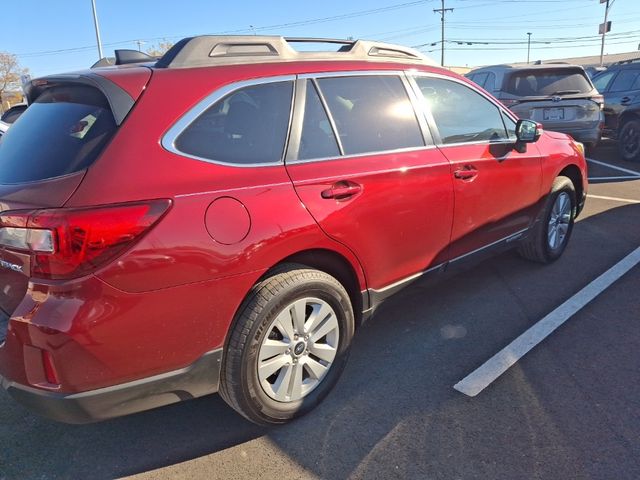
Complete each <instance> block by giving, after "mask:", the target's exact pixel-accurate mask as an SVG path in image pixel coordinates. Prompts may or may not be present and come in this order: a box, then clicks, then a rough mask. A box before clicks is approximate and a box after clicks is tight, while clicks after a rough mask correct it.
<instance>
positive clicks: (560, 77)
mask: <svg viewBox="0 0 640 480" xmlns="http://www.w3.org/2000/svg"><path fill="white" fill-rule="evenodd" d="M504 90H505V92H506V93H510V94H512V95H518V96H520V97H527V96H548V95H561V94H572V93H576V94H577V93H588V92H590V91H591V90H592V86H591V83H590V82H589V80H588V79H587V75H586V73H584V71H582V70H579V69H575V70H574V69H555V70H553V69H549V70H523V71H519V72H513V73H512V74H511V75H510V76H509V80H508V81H507V84H506V87H505V89H504Z"/></svg>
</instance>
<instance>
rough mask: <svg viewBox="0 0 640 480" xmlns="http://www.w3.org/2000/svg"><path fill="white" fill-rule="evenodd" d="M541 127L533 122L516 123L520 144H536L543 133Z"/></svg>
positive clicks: (521, 121) (520, 121) (519, 121)
mask: <svg viewBox="0 0 640 480" xmlns="http://www.w3.org/2000/svg"><path fill="white" fill-rule="evenodd" d="M539 127H540V125H539V124H538V123H536V122H534V121H533V120H518V123H516V137H517V138H518V142H520V143H535V142H537V141H538V139H539V138H540V135H541V134H542V132H541V131H540V130H541V129H540V128H539Z"/></svg>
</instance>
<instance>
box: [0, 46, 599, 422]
mask: <svg viewBox="0 0 640 480" xmlns="http://www.w3.org/2000/svg"><path fill="white" fill-rule="evenodd" d="M292 40H293V39H292ZM292 40H290V41H287V40H285V39H283V38H280V37H256V36H251V37H217V36H203V37H194V38H187V39H184V40H182V41H180V42H179V43H178V44H176V45H175V46H174V47H173V48H172V49H171V50H170V51H169V52H168V53H167V54H166V55H165V56H164V57H162V58H161V59H160V60H159V61H157V62H156V63H154V64H130V65H121V66H115V67H107V68H99V69H93V70H89V71H85V72H79V73H73V74H68V75H56V76H49V77H45V78H40V79H36V80H33V81H32V82H31V84H30V86H29V87H28V97H29V100H30V107H29V108H28V109H27V110H26V111H25V113H24V114H23V115H22V116H21V117H20V119H19V120H18V121H17V122H16V123H15V124H14V126H13V127H12V128H11V129H10V130H9V131H8V132H7V133H6V135H5V136H4V137H3V138H2V141H1V142H0V212H1V213H0V287H1V288H0V308H1V311H2V312H3V314H2V320H1V321H0V325H2V327H1V328H0V342H1V343H0V374H1V375H2V385H3V386H4V388H6V389H7V390H8V391H9V393H10V394H11V395H12V396H13V397H15V399H17V400H18V401H19V402H21V403H23V404H24V405H26V406H28V407H30V408H31V409H33V410H35V411H37V412H39V413H41V414H43V415H46V416H48V417H51V418H54V419H57V420H61V421H66V422H88V421H95V420H101V419H105V418H110V417H114V416H118V415H123V414H128V413H132V412H137V411H141V410H144V409H149V408H154V407H158V406H161V405H166V404H169V403H173V402H177V401H179V400H186V399H190V398H194V397H199V396H202V395H206V394H209V393H213V392H216V391H219V392H220V394H221V395H222V396H223V398H224V399H225V400H226V401H227V402H228V403H229V404H230V405H231V406H232V407H233V408H235V409H236V410H237V411H238V412H240V413H241V414H242V415H244V416H245V417H247V418H248V419H250V420H252V421H254V422H256V423H260V424H277V423H283V422H286V421H288V420H290V419H291V418H293V417H296V416H298V415H301V414H303V413H305V412H307V411H309V410H310V409H311V408H313V407H314V406H315V405H316V404H317V403H318V402H320V401H321V400H322V398H323V397H324V396H325V395H326V394H327V393H328V392H329V390H330V389H331V388H332V386H333V385H334V384H335V383H336V381H337V380H338V377H339V376H340V373H341V371H342V369H343V367H344V365H345V362H346V360H347V356H348V352H349V345H350V343H351V340H352V338H353V334H354V332H355V331H356V330H357V328H358V326H359V325H361V324H362V322H363V321H364V320H365V319H366V318H367V317H369V316H370V315H371V313H372V312H373V311H374V309H375V308H376V306H378V305H379V304H380V303H381V302H382V301H383V300H384V299H385V298H387V297H389V296H390V295H391V294H393V293H394V292H396V291H398V290H400V289H401V288H403V287H405V286H407V285H409V284H412V283H414V282H416V281H419V280H422V279H425V278H428V277H431V276H433V275H439V274H442V273H444V272H445V271H451V270H455V269H456V267H459V266H461V265H463V264H467V263H468V262H469V261H472V260H474V259H478V258H481V257H483V256H484V255H485V254H487V253H489V252H495V251H499V250H502V249H505V248H512V247H517V248H518V249H519V252H520V253H521V255H522V256H524V257H526V258H529V259H532V260H536V261H540V262H551V261H553V260H555V259H557V258H558V257H559V256H560V255H561V254H562V252H563V250H564V248H565V246H566V245H567V242H568V240H569V237H570V235H571V230H572V226H573V222H574V219H575V217H576V215H578V213H579V212H580V210H581V208H582V206H583V203H584V199H585V192H586V188H587V178H586V167H585V160H584V155H583V148H582V145H581V144H580V143H577V142H575V141H573V140H572V139H571V138H569V137H568V136H567V135H564V134H560V133H551V132H546V133H543V132H542V130H541V126H540V125H539V124H536V123H534V122H532V121H528V120H520V121H518V120H517V119H516V117H514V115H513V114H512V113H510V112H509V111H508V110H506V109H504V108H503V107H502V105H501V104H500V103H499V102H497V101H496V100H495V99H494V98H492V97H491V96H490V95H488V94H487V93H486V92H484V91H483V90H481V89H480V88H479V87H477V86H476V85H474V84H473V83H471V82H470V81H468V80H466V79H464V78H462V77H460V76H458V75H456V74H453V73H451V72H448V71H446V70H443V69H441V68H437V67H434V66H431V65H430V63H429V62H428V61H427V60H426V59H425V58H424V57H422V56H421V55H420V54H418V53H417V52H415V51H413V50H410V49H407V48H404V47H400V46H394V45H387V44H379V43H373V42H366V41H354V42H352V41H341V42H337V41H329V44H333V43H339V47H338V49H337V51H333V52H318V51H313V52H298V51H296V50H295V49H293V48H292V46H291V43H292ZM295 40H296V41H299V39H295ZM315 41H316V42H317V40H315Z"/></svg>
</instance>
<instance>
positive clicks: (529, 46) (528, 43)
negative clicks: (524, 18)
mask: <svg viewBox="0 0 640 480" xmlns="http://www.w3.org/2000/svg"><path fill="white" fill-rule="evenodd" d="M527 35H529V40H528V41H527V63H529V54H530V53H531V32H527Z"/></svg>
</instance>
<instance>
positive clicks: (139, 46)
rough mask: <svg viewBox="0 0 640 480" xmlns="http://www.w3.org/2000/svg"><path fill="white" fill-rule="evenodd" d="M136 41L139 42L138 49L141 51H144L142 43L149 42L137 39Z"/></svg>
mask: <svg viewBox="0 0 640 480" xmlns="http://www.w3.org/2000/svg"><path fill="white" fill-rule="evenodd" d="M136 43H137V44H138V51H139V52H141V51H142V45H144V44H145V43H147V42H144V41H142V40H136Z"/></svg>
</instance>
